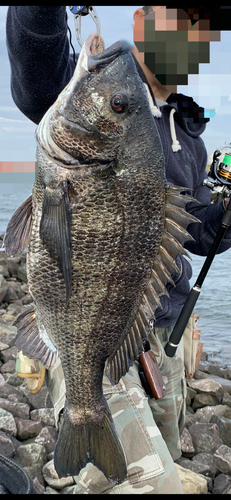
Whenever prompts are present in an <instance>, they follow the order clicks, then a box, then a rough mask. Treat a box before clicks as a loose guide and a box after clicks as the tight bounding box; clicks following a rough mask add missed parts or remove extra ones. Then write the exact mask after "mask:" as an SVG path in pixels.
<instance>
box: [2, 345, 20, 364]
mask: <svg viewBox="0 0 231 500" xmlns="http://www.w3.org/2000/svg"><path fill="white" fill-rule="evenodd" d="M17 353H18V349H17V347H16V346H12V347H9V349H5V350H3V351H1V360H2V361H3V363H7V361H9V360H10V359H13V360H14V361H15V360H16V358H17Z"/></svg>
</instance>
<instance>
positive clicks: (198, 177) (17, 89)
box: [7, 6, 231, 327]
mask: <svg viewBox="0 0 231 500" xmlns="http://www.w3.org/2000/svg"><path fill="white" fill-rule="evenodd" d="M7 48H8V54H9V59H10V64H11V91H12V96H13V99H14V101H15V103H16V105H17V106H18V108H19V109H20V110H21V111H22V112H23V113H24V114H25V115H26V116H27V117H28V118H29V119H30V120H32V121H33V122H34V123H39V121H40V120H41V118H42V116H43V115H44V113H45V112H46V111H47V109H48V108H49V107H50V106H51V105H52V104H53V103H54V101H55V100H56V98H57V96H58V94H59V93H60V92H61V91H62V89H63V88H64V87H65V86H66V85H67V83H68V82H69V80H70V78H71V77H72V75H73V72H74V69H75V63H74V59H73V57H72V55H71V56H70V54H69V41H68V37H67V22H66V7H63V6H58V7H51V6H48V7H46V6H38V7H36V6H10V7H9V9H8V13H7ZM134 60H135V63H136V67H137V70H138V73H139V75H140V77H141V79H142V80H143V82H144V83H146V84H147V85H148V88H149V92H150V94H151V100H152V105H153V106H152V107H153V109H154V116H155V115H160V116H159V117H157V116H156V117H155V118H154V119H155V120H156V125H157V128H158V131H159V134H160V138H161V142H162V147H163V152H164V156H165V168H166V177H167V181H168V182H169V183H172V184H175V185H178V186H184V187H187V188H188V190H189V191H188V192H189V193H190V194H192V195H193V196H194V197H195V198H197V200H198V201H199V202H200V203H195V202H191V203H188V204H187V206H186V208H187V211H188V212H190V213H191V214H192V215H194V216H196V217H197V218H198V219H199V220H200V221H201V223H193V224H190V225H189V226H188V231H189V232H190V233H191V235H192V236H193V237H194V239H195V241H194V242H191V241H190V242H187V243H186V244H185V247H186V248H187V249H188V250H189V251H190V252H192V253H195V254H197V255H204V256H205V255H207V254H208V251H209V250H210V248H211V245H212V243H213V240H214V237H215V236H216V233H217V231H218V229H219V227H220V224H221V219H222V216H223V210H222V203H218V204H215V205H212V204H211V192H210V190H209V189H208V188H207V187H205V186H203V180H204V179H205V178H206V177H207V174H206V171H205V167H206V164H207V152H206V149H205V146H204V143H203V141H202V139H201V137H200V135H201V134H202V132H203V131H204V130H205V126H206V121H208V119H205V118H204V113H203V108H201V107H199V106H197V104H196V103H195V102H194V101H193V100H192V98H190V97H186V96H183V95H182V94H171V95H170V96H169V97H168V99H167V102H166V103H165V104H163V105H162V106H161V107H160V112H159V111H158V100H155V97H154V95H153V93H152V89H151V87H150V86H149V84H148V82H147V80H146V77H145V75H144V73H143V71H142V69H141V67H140V66H139V64H138V63H137V61H136V59H135V58H134ZM172 109H175V113H174V116H173V125H172V129H173V132H174V133H175V136H176V139H177V140H178V142H179V145H180V146H181V149H179V150H178V151H175V152H174V151H173V149H172V144H173V143H174V140H175V139H174V136H173V133H171V127H170V113H171V110H172ZM230 246H231V229H229V230H228V231H227V232H226V235H225V238H224V239H223V240H222V242H221V245H220V247H219V253H220V252H224V251H225V250H227V249H228V248H229V247H230ZM177 264H178V267H179V268H180V270H181V273H180V274H177V273H176V274H175V275H174V276H173V280H174V282H175V287H174V286H173V285H171V284H169V285H167V288H168V292H169V295H170V298H168V297H166V296H163V297H161V304H162V309H161V308H158V309H157V311H156V323H155V326H158V327H165V326H170V325H173V324H174V323H175V322H176V320H177V318H178V316H179V314H180V311H181V309H182V307H183V305H184V303H185V300H186V298H187V295H188V293H189V291H190V286H189V279H190V278H191V275H192V270H191V265H190V263H189V261H188V260H187V259H186V258H185V257H184V256H183V255H179V256H178V257H177ZM211 272H212V271H211Z"/></svg>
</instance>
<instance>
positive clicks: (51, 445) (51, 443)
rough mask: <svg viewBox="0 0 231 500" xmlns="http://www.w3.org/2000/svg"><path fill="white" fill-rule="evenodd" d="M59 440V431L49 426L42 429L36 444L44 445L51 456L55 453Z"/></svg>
mask: <svg viewBox="0 0 231 500" xmlns="http://www.w3.org/2000/svg"><path fill="white" fill-rule="evenodd" d="M57 438H58V432H57V430H56V429H55V428H54V427H53V426H50V425H48V426H46V427H43V428H42V430H41V431H40V433H39V435H38V436H37V437H36V439H35V443H38V444H43V445H44V446H45V448H46V450H47V454H49V453H51V452H52V451H54V449H55V445H56V441H57ZM52 458H53V457H52Z"/></svg>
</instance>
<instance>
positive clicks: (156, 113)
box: [143, 82, 181, 153]
mask: <svg viewBox="0 0 231 500" xmlns="http://www.w3.org/2000/svg"><path fill="white" fill-rule="evenodd" d="M143 84H144V86H145V89H146V91H147V94H148V100H149V104H150V108H151V112H152V114H153V116H154V117H155V118H160V117H161V116H162V113H161V111H160V109H159V108H158V107H157V106H155V104H154V103H153V99H152V96H151V93H150V90H149V88H148V85H147V83H144V82H143ZM175 111H176V110H175V109H174V108H172V109H171V111H170V115H169V123H170V132H171V137H172V150H173V152H174V153H176V152H177V151H179V150H180V149H181V145H180V143H179V141H178V140H177V138H176V130H175V123H174V118H173V115H174V113H175Z"/></svg>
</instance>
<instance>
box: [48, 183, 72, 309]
mask: <svg viewBox="0 0 231 500" xmlns="http://www.w3.org/2000/svg"><path fill="white" fill-rule="evenodd" d="M40 238H41V240H42V243H43V245H44V247H45V248H46V249H47V251H48V253H49V255H50V257H51V259H53V260H54V261H56V262H57V264H58V267H59V270H60V272H61V273H62V276H63V279H64V282H65V287H66V303H67V302H68V300H69V298H70V294H71V282H72V266H71V248H72V244H71V207H70V201H69V196H68V183H67V182H66V181H65V182H64V183H63V186H62V187H61V188H59V189H51V188H49V187H46V190H45V194H44V200H43V207H42V217H41V222H40Z"/></svg>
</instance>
